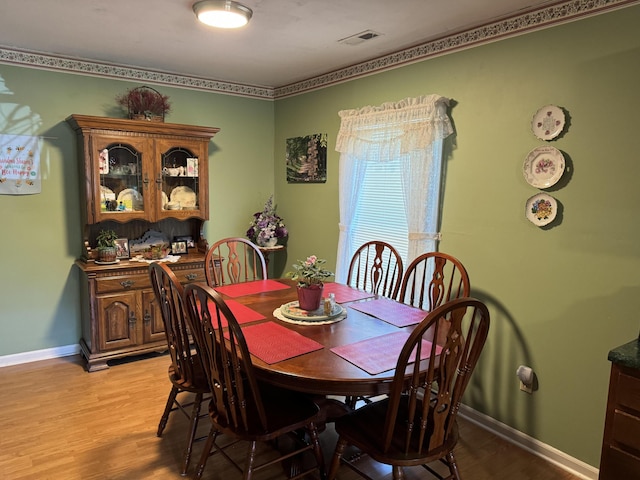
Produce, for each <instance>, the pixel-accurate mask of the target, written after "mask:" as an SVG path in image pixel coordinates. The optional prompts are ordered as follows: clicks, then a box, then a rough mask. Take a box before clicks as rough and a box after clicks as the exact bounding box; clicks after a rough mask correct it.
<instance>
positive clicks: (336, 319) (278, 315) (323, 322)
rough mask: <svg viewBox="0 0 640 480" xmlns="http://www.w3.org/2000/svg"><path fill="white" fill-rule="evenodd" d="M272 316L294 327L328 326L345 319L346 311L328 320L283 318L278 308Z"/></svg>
mask: <svg viewBox="0 0 640 480" xmlns="http://www.w3.org/2000/svg"><path fill="white" fill-rule="evenodd" d="M273 316H274V317H276V318H277V319H278V320H282V321H283V322H287V323H294V324H296V325H328V324H330V323H337V322H339V321H340V320H343V319H345V318H347V309H346V308H345V309H344V310H343V312H342V313H341V314H340V315H338V316H337V317H334V318H330V319H328V320H294V319H292V318H288V317H285V316H284V315H283V314H282V312H281V311H280V307H278V308H276V309H275V310H274V311H273Z"/></svg>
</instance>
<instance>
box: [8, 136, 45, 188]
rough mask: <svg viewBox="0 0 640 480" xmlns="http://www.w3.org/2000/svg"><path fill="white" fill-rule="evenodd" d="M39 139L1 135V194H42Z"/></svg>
mask: <svg viewBox="0 0 640 480" xmlns="http://www.w3.org/2000/svg"><path fill="white" fill-rule="evenodd" d="M41 186H42V185H41V180H40V149H39V137H34V136H27V135H0V194H3V195H31V194H34V193H40V191H41Z"/></svg>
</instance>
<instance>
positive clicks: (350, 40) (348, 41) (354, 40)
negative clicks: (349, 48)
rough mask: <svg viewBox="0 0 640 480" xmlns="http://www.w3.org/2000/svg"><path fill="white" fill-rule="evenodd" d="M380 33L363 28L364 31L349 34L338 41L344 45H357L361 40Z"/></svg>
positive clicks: (371, 38) (364, 40)
mask: <svg viewBox="0 0 640 480" xmlns="http://www.w3.org/2000/svg"><path fill="white" fill-rule="evenodd" d="M380 35H382V34H381V33H378V32H374V31H373V30H365V31H364V32H360V33H356V34H355V35H351V36H350V37H347V38H343V39H342V40H338V43H343V44H345V45H359V44H361V43H362V42H366V41H368V40H373V39H374V38H376V37H379V36H380Z"/></svg>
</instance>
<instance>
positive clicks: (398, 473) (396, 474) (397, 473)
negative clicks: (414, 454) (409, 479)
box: [393, 465, 405, 480]
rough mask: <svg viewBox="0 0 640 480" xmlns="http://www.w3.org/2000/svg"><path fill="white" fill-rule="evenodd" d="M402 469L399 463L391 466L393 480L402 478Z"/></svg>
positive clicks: (402, 479) (401, 479)
mask: <svg viewBox="0 0 640 480" xmlns="http://www.w3.org/2000/svg"><path fill="white" fill-rule="evenodd" d="M404 478H405V477H404V469H403V468H402V467H401V466H399V465H394V466H393V480H404Z"/></svg>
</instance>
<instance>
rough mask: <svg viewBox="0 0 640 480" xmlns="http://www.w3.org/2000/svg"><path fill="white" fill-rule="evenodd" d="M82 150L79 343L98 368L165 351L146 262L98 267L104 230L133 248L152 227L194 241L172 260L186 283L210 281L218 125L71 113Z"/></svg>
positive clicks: (89, 361)
mask: <svg viewBox="0 0 640 480" xmlns="http://www.w3.org/2000/svg"><path fill="white" fill-rule="evenodd" d="M67 122H68V123H69V124H70V125H71V126H72V127H73V129H74V130H75V131H76V134H77V138H78V152H79V155H80V162H79V163H80V179H81V182H82V185H81V189H80V195H81V199H80V200H81V204H82V223H83V254H82V256H81V258H79V259H78V260H76V266H77V267H78V268H79V269H80V271H81V275H82V280H81V285H82V303H83V305H82V306H83V310H82V338H81V339H80V348H81V352H82V355H83V356H84V357H85V359H86V362H87V370H88V371H90V372H93V371H96V370H102V369H105V368H108V364H107V362H108V361H109V360H113V359H117V358H122V357H126V356H129V355H138V354H142V353H147V352H153V351H162V350H164V349H165V348H166V339H165V336H164V327H163V323H162V318H161V316H160V311H159V308H158V306H157V305H156V300H155V297H154V294H153V290H152V289H151V283H150V279H149V273H148V264H147V263H146V262H139V261H133V260H131V259H126V258H120V259H119V260H118V261H117V262H116V263H113V264H108V265H105V264H100V263H99V262H98V263H96V259H97V255H96V252H95V246H96V236H97V235H98V233H99V232H100V231H101V230H103V229H110V230H114V231H115V232H116V233H117V234H118V235H119V236H120V237H122V238H126V239H128V241H129V244H130V245H132V244H133V243H135V241H136V240H137V239H140V238H143V237H144V235H145V234H147V232H149V231H152V232H159V233H160V234H162V235H163V236H164V237H165V238H167V239H169V240H172V239H174V238H175V237H178V236H181V237H185V236H188V237H191V238H192V239H193V242H194V246H193V248H189V249H188V250H187V253H186V254H184V253H181V254H180V259H179V260H178V261H177V262H175V263H170V266H171V268H172V270H173V271H174V272H175V273H176V276H177V277H178V279H180V281H181V282H183V283H189V282H195V281H205V277H204V255H205V253H206V250H207V248H208V244H207V241H206V239H205V238H204V236H203V225H204V222H205V221H206V220H208V219H209V173H208V172H209V168H208V167H209V165H208V162H209V142H210V141H211V139H212V138H213V136H214V135H215V134H216V133H217V132H218V131H219V128H213V127H199V126H192V125H179V124H171V123H164V122H148V121H144V120H125V119H116V118H106V117H93V116H88V115H71V116H69V117H68V118H67Z"/></svg>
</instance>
